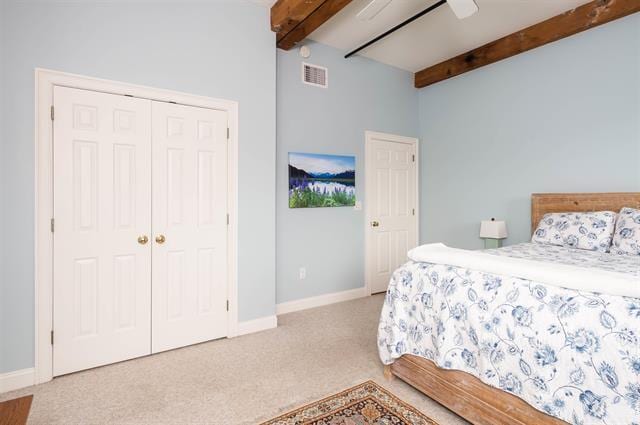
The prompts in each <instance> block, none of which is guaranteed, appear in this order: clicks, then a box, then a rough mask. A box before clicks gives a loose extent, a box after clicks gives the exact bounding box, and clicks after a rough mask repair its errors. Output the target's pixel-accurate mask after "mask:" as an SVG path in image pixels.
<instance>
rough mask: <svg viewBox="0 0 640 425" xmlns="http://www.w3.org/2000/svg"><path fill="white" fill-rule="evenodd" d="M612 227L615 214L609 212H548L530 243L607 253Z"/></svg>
mask: <svg viewBox="0 0 640 425" xmlns="http://www.w3.org/2000/svg"><path fill="white" fill-rule="evenodd" d="M615 225H616V213H614V212H611V211H596V212H581V213H549V214H545V215H544V216H543V217H542V220H540V223H539V224H538V228H537V229H536V231H535V232H534V233H533V237H532V238H531V242H535V243H542V244H549V245H560V246H568V247H571V248H578V249H587V250H589V251H599V252H609V248H610V247H611V240H612V239H613V230H614V228H615ZM639 233H640V231H639Z"/></svg>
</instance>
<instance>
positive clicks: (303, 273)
mask: <svg viewBox="0 0 640 425" xmlns="http://www.w3.org/2000/svg"><path fill="white" fill-rule="evenodd" d="M299 276H300V280H304V279H306V278H307V269H306V268H305V267H300V271H299Z"/></svg>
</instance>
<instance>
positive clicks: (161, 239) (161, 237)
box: [156, 235, 166, 244]
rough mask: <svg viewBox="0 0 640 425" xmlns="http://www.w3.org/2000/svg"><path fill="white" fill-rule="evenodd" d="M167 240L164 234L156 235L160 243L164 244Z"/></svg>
mask: <svg viewBox="0 0 640 425" xmlns="http://www.w3.org/2000/svg"><path fill="white" fill-rule="evenodd" d="M165 240H166V239H165V237H164V235H158V236H156V242H157V243H159V244H163V243H164V241H165Z"/></svg>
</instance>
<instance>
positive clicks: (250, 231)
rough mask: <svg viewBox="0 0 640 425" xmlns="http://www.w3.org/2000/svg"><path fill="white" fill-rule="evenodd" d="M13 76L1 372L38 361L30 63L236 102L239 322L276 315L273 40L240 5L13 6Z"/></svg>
mask: <svg viewBox="0 0 640 425" xmlns="http://www.w3.org/2000/svg"><path fill="white" fill-rule="evenodd" d="M5 12H6V14H5V16H4V18H3V20H2V22H0V27H1V31H2V35H3V37H4V42H3V43H2V45H1V47H2V49H3V53H2V58H3V59H4V60H5V63H6V65H7V66H6V67H5V71H6V72H5V74H4V75H3V77H2V80H1V85H0V92H1V93H2V95H1V96H0V97H1V100H2V102H3V108H4V111H5V115H4V121H3V124H4V127H3V128H2V132H1V133H0V149H1V152H2V158H1V159H0V167H1V169H2V175H1V180H2V186H1V187H2V190H1V193H0V202H1V204H2V212H3V220H2V226H1V231H2V250H3V255H2V257H3V263H2V264H3V268H2V274H1V275H0V278H1V281H0V294H1V295H2V302H0V310H1V312H0V313H1V314H0V317H2V319H1V321H2V328H1V329H0V353H1V354H0V355H1V356H2V357H1V359H2V363H0V372H6V371H11V370H17V369H22V368H27V367H31V366H33V339H34V335H33V328H34V323H33V320H34V319H33V317H34V316H33V314H34V313H33V310H34V307H33V304H34V290H33V284H34V277H33V263H34V258H33V250H34V227H33V219H34V177H33V176H34V165H33V164H34V131H33V128H34V113H33V111H34V100H33V99H34V68H35V67H44V68H51V69H55V70H60V71H66V72H72V73H77V74H83V75H89V76H95V77H101V78H107V79H113V80H118V81H126V82H130V83H134V84H143V85H148V86H155V87H161V88H166V89H173V90H179V91H184V92H188V93H195V94H199V95H203V96H211V97H219V98H226V99H233V100H237V101H239V104H240V129H239V134H240V141H239V149H240V158H239V160H240V169H239V193H240V195H239V196H240V199H239V247H238V249H239V292H240V294H239V309H240V319H241V320H249V319H253V318H258V317H263V316H268V315H272V314H274V312H275V253H274V247H275V229H274V223H275V220H276V218H275V196H276V195H275V82H276V77H275V72H276V55H275V38H274V35H273V33H272V32H271V31H270V29H269V13H268V9H267V8H264V7H259V6H256V5H251V4H244V3H242V2H239V1H235V0H230V1H227V2H224V1H214V0H212V1H209V2H195V1H193V2H184V1H181V2H177V1H175V2H153V3H152V2H126V3H125V2H110V3H107V2H92V4H86V3H85V4H82V2H73V3H59V2H51V1H48V2H13V1H9V2H8V4H7V5H6V10H5Z"/></svg>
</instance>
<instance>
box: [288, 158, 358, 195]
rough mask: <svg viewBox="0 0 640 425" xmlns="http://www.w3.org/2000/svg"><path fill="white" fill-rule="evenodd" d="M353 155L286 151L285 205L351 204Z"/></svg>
mask: <svg viewBox="0 0 640 425" xmlns="http://www.w3.org/2000/svg"><path fill="white" fill-rule="evenodd" d="M355 203H356V157H355V156H341V155H323V154H314V153H298V152H290V153H289V208H315V207H352V206H354V205H355Z"/></svg>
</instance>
